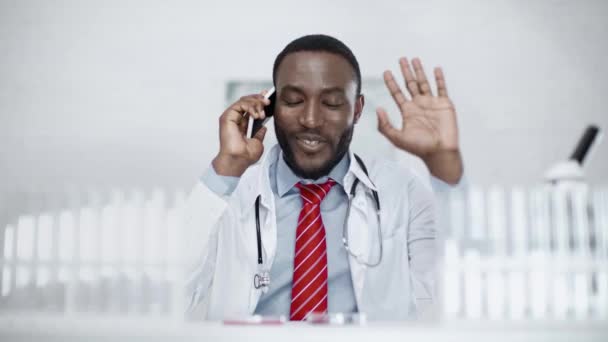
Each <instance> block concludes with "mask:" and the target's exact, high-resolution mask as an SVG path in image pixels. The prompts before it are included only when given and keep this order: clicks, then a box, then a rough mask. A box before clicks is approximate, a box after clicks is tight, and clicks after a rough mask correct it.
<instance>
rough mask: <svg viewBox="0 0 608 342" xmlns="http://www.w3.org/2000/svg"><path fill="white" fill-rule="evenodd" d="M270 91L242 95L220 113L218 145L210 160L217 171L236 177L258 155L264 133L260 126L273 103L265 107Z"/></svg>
mask: <svg viewBox="0 0 608 342" xmlns="http://www.w3.org/2000/svg"><path fill="white" fill-rule="evenodd" d="M273 93H274V92H271V91H268V92H266V94H265V95H266V96H267V97H268V98H265V97H264V96H263V95H261V94H253V95H247V96H243V97H241V98H240V99H239V100H238V101H236V102H235V103H233V104H232V105H230V107H228V108H227V109H226V110H225V111H224V113H222V115H221V117H220V120H219V122H220V149H219V152H218V154H217V155H216V157H215V158H214V159H213V163H212V165H213V168H214V170H215V172H217V174H219V175H222V176H233V177H240V176H241V175H242V174H243V173H244V172H245V170H247V168H248V167H249V166H251V165H253V164H255V163H256V162H257V161H258V160H259V159H260V158H261V157H262V154H263V152H264V144H263V140H264V135H265V133H266V129H265V128H263V126H264V122H265V119H266V116H267V115H272V114H273V112H274V108H273V107H270V108H269V105H271V104H272V102H271V101H270V99H269V98H270V97H271V95H272V94H273ZM256 120H258V123H257V124H256V123H255V121H256ZM250 121H252V122H251V123H250ZM254 126H255V129H254Z"/></svg>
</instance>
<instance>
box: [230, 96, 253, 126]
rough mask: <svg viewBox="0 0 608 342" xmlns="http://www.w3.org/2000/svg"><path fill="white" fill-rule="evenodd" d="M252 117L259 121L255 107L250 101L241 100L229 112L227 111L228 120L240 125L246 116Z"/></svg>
mask: <svg viewBox="0 0 608 342" xmlns="http://www.w3.org/2000/svg"><path fill="white" fill-rule="evenodd" d="M246 114H249V115H251V116H252V117H253V118H254V119H257V118H258V117H259V115H258V114H257V112H256V109H255V106H253V104H252V103H251V102H250V101H246V100H239V101H238V102H236V103H234V104H233V105H232V106H231V107H230V109H229V110H228V111H226V113H225V115H226V118H225V119H226V120H228V121H233V122H236V123H237V124H239V123H240V122H241V120H242V119H243V118H244V117H245V116H246Z"/></svg>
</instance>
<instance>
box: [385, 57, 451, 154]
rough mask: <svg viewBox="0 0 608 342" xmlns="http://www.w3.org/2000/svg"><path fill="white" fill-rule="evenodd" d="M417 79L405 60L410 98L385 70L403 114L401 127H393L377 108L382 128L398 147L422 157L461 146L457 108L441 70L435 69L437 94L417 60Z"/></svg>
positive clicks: (390, 89)
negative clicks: (448, 91) (431, 88)
mask: <svg viewBox="0 0 608 342" xmlns="http://www.w3.org/2000/svg"><path fill="white" fill-rule="evenodd" d="M414 67H415V71H416V76H417V79H416V78H414V75H413V74H412V72H411V71H410V70H409V65H408V64H407V61H406V60H405V59H402V60H401V69H402V71H403V74H404V78H405V79H406V86H407V89H408V91H409V94H410V95H411V99H408V98H406V96H405V95H404V94H403V92H402V91H401V89H400V87H399V86H398V85H397V83H396V82H395V79H394V77H393V76H392V74H391V73H390V72H385V74H384V79H385V82H386V85H387V87H388V89H389V91H390V93H391V95H392V96H393V99H394V100H395V102H396V104H397V106H398V107H399V110H400V112H401V116H402V119H403V120H402V125H401V128H400V129H397V128H394V127H393V126H392V125H391V124H390V123H389V122H388V119H387V113H386V112H385V111H384V110H383V109H378V116H379V129H380V131H381V132H382V133H383V134H384V135H385V136H386V137H387V138H388V139H389V140H390V141H391V142H392V143H393V144H394V145H395V146H397V147H399V148H401V149H403V150H406V151H408V152H410V153H412V154H414V155H417V156H419V157H424V156H427V155H430V154H433V153H435V152H440V151H454V150H457V149H458V129H457V124H456V111H455V109H454V105H453V104H452V101H451V100H450V99H449V97H448V96H447V90H446V88H445V80H444V79H443V73H442V72H441V70H440V69H436V70H435V76H436V80H437V85H438V96H434V95H433V94H432V92H431V91H430V86H429V85H428V82H427V81H426V77H425V76H424V71H423V70H422V65H421V64H420V62H419V61H417V60H414Z"/></svg>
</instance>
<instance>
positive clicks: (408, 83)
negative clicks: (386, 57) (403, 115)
mask: <svg viewBox="0 0 608 342" xmlns="http://www.w3.org/2000/svg"><path fill="white" fill-rule="evenodd" d="M399 66H400V67H401V74H403V78H404V79H405V87H406V88H407V91H409V92H410V95H412V97H414V96H416V95H418V94H420V89H419V88H418V82H416V78H415V77H414V73H412V70H411V69H410V64H409V63H408V62H407V58H405V57H402V58H400V59H399Z"/></svg>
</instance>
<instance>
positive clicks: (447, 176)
mask: <svg viewBox="0 0 608 342" xmlns="http://www.w3.org/2000/svg"><path fill="white" fill-rule="evenodd" d="M422 160H423V161H424V163H425V164H426V166H427V168H428V169H429V171H430V173H431V174H432V175H433V176H435V177H436V178H438V179H440V180H442V181H444V182H446V183H448V184H452V185H454V184H458V182H459V181H460V179H461V178H462V175H463V174H464V163H463V161H462V156H461V154H460V150H458V149H456V150H447V151H438V152H434V153H431V154H428V155H426V156H425V157H423V158H422Z"/></svg>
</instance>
